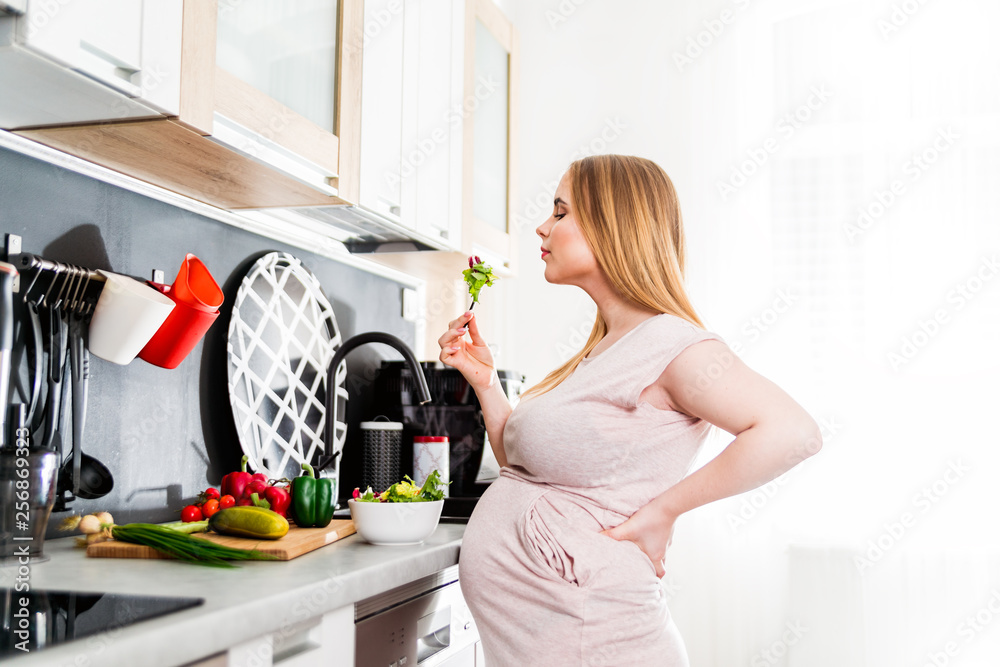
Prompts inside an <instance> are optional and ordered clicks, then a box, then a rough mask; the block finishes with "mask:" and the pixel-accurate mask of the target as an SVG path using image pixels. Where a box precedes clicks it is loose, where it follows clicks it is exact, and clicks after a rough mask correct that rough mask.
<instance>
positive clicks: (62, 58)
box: [17, 0, 183, 120]
mask: <svg viewBox="0 0 1000 667" xmlns="http://www.w3.org/2000/svg"><path fill="white" fill-rule="evenodd" d="M182 12H183V4H182V0H146V1H145V2H140V1H138V0H58V1H56V0H31V2H29V3H28V11H27V13H26V14H25V15H24V16H23V17H20V18H19V19H18V23H17V26H18V28H17V29H18V35H17V40H18V42H19V43H20V44H21V45H23V46H24V47H26V48H28V49H29V50H31V51H32V52H33V53H35V54H38V55H41V56H44V57H45V58H47V59H49V60H52V61H54V62H55V63H58V64H60V65H63V66H65V67H68V68H70V69H72V70H74V71H76V72H79V73H80V74H83V75H85V76H87V77H89V78H90V79H94V80H96V81H99V82H101V83H103V84H104V85H107V86H110V87H111V88H113V89H114V90H117V91H119V92H121V93H124V94H125V95H127V96H128V97H131V98H136V99H138V100H141V101H144V102H147V103H148V104H150V105H151V106H153V107H154V108H155V109H156V111H161V112H164V113H167V114H171V115H176V114H177V113H178V109H179V100H180V56H181V23H182ZM124 110H125V107H122V108H121V109H118V110H117V111H116V113H115V115H113V116H109V117H108V118H109V119H117V118H121V117H135V116H139V115H149V113H148V111H147V112H146V113H145V114H143V113H142V109H135V110H132V111H131V112H125V113H123V111H124ZM81 120H83V119H81Z"/></svg>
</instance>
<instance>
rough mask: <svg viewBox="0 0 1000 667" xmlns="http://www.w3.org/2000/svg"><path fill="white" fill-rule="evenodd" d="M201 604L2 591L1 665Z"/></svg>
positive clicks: (114, 595) (190, 600)
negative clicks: (20, 656) (52, 647)
mask: <svg viewBox="0 0 1000 667" xmlns="http://www.w3.org/2000/svg"><path fill="white" fill-rule="evenodd" d="M203 602H204V600H203V599H202V598H180V597H159V596H143V595H121V594H117V593H81V592H75V591H54V590H32V591H29V592H20V591H17V590H15V589H13V588H0V613H2V619H0V620H2V623H3V628H2V634H0V661H2V660H3V659H4V658H8V657H14V656H17V655H24V654H26V653H29V652H30V653H34V652H36V651H39V650H41V649H44V648H47V647H49V646H53V645H56V644H64V643H66V642H70V641H73V640H75V639H80V638H82V637H89V636H92V635H97V634H100V633H102V632H114V631H115V630H117V629H118V628H123V627H126V626H129V625H132V624H134V623H138V622H140V621H145V620H148V619H151V618H155V617H157V616H163V615H164V614H171V613H173V612H175V611H181V610H182V609H188V608H190V607H196V606H198V605H200V604H202V603H203Z"/></svg>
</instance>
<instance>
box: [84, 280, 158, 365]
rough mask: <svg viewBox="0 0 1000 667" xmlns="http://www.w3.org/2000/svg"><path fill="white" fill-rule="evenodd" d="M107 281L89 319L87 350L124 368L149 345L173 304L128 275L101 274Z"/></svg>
mask: <svg viewBox="0 0 1000 667" xmlns="http://www.w3.org/2000/svg"><path fill="white" fill-rule="evenodd" d="M98 273H100V274H101V275H103V276H104V278H105V283H104V289H102V290H101V296H100V297H99V298H98V299H97V307H96V308H94V316H93V317H92V318H91V320H90V336H89V341H88V344H87V348H88V349H89V350H90V351H91V353H93V354H96V355H97V356H98V357H100V358H101V359H106V360H107V361H110V362H112V363H115V364H121V365H122V366H124V365H125V364H128V363H129V362H131V361H132V360H133V359H135V357H136V355H137V354H139V352H140V350H142V348H143V347H145V346H146V343H148V342H149V339H150V338H152V337H153V334H155V333H156V330H157V329H159V328H160V325H161V324H163V322H164V320H166V319H167V315H169V314H170V311H171V310H173V309H174V302H173V301H172V300H171V299H170V298H169V297H167V296H165V295H163V294H161V293H160V292H159V291H158V290H155V289H153V288H152V287H150V286H149V285H146V284H144V283H141V282H139V281H138V280H134V279H133V278H129V277H128V276H123V275H119V274H117V273H111V272H109V271H98Z"/></svg>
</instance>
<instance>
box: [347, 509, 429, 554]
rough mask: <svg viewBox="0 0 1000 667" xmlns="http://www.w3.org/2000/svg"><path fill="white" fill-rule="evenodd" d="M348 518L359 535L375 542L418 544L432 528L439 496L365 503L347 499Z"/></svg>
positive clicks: (397, 544)
mask: <svg viewBox="0 0 1000 667" xmlns="http://www.w3.org/2000/svg"><path fill="white" fill-rule="evenodd" d="M347 505H348V507H350V508H351V519H353V520H354V527H355V529H357V531H358V535H360V536H361V537H362V539H364V540H366V541H368V542H371V543H372V544H378V545H387V546H388V545H395V546H399V545H405V544H420V543H421V542H423V541H424V540H426V539H427V538H428V537H430V535H431V533H433V532H434V529H435V528H437V525H438V521H439V520H440V519H441V510H443V509H444V501H443V500H430V501H421V502H413V503H366V502H359V501H357V500H354V499H351V500H348V501H347Z"/></svg>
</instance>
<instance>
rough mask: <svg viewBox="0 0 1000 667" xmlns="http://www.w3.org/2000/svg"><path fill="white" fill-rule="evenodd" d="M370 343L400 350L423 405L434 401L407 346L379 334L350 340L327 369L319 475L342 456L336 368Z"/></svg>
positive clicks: (414, 357) (344, 344) (391, 336)
mask: <svg viewBox="0 0 1000 667" xmlns="http://www.w3.org/2000/svg"><path fill="white" fill-rule="evenodd" d="M368 343H382V344H384V345H388V346H389V347H393V348H395V349H396V350H398V351H399V353H400V354H402V355H403V358H404V359H405V360H406V365H407V366H408V367H409V369H410V373H412V374H413V377H414V378H415V379H416V382H417V393H418V395H419V397H420V404H421V405H424V404H425V403H430V402H431V400H432V398H431V391H430V389H429V388H428V387H427V378H426V377H424V371H423V369H422V368H420V364H419V363H417V358H416V356H415V355H414V354H413V350H411V349H410V348H409V346H408V345H407V344H406V343H404V342H403V341H401V340H400V339H399V338H396V337H395V336H393V335H392V334H387V333H382V332H380V331H370V332H368V333H363V334H358V335H357V336H353V337H351V338H348V339H347V340H346V341H344V342H343V343H342V344H341V345H340V347H339V348H337V352H336V353H335V354H334V355H333V359H331V360H330V365H329V366H328V367H327V370H326V427H325V428H324V440H325V445H326V453H325V455H324V456H323V457H322V458H321V459H320V461H319V465H318V467H317V468H316V471H317V472H319V471H320V470H322V469H324V468H326V467H327V466H328V465H330V464H331V463H333V462H334V461H335V460H336V459H337V457H338V456H339V455H340V452H338V451H336V449H335V443H334V425H335V424H334V421H335V415H336V407H337V385H336V375H337V367H338V366H339V365H340V362H341V361H343V360H344V358H345V357H346V356H347V354H348V353H349V352H350V351H351V350H353V349H354V348H356V347H359V346H361V345H366V344H368Z"/></svg>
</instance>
